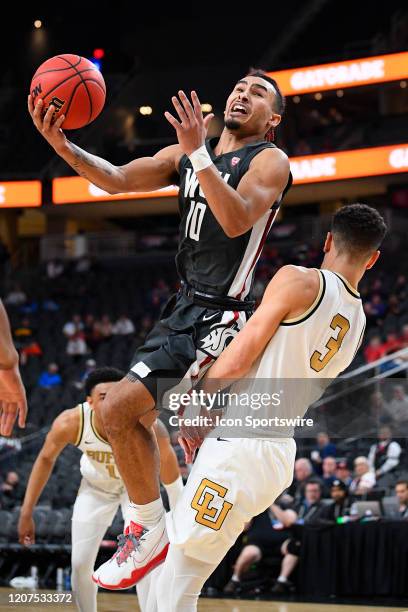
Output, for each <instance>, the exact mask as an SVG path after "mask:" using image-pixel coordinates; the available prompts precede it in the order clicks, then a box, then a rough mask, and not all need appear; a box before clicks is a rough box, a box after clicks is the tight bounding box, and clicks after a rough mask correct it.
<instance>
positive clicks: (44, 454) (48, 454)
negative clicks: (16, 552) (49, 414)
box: [18, 407, 80, 546]
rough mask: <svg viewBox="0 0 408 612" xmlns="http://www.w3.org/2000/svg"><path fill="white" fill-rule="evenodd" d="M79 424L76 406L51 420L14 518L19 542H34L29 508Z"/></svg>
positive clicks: (74, 439)
mask: <svg viewBox="0 0 408 612" xmlns="http://www.w3.org/2000/svg"><path fill="white" fill-rule="evenodd" d="M79 427H80V414H79V408H78V407H77V408H72V409H70V410H64V412H62V413H61V414H60V415H59V416H58V417H57V418H56V419H55V421H54V423H53V424H52V427H51V429H50V431H49V432H48V435H47V438H46V440H45V442H44V445H43V447H42V449H41V450H40V453H39V455H38V457H37V459H36V460H35V462H34V465H33V468H32V470H31V474H30V478H29V480H28V484H27V489H26V493H25V496H24V501H23V505H22V506H21V511H20V518H19V521H18V539H19V542H20V544H24V545H25V546H29V545H30V544H34V542H35V525H34V520H33V511H34V508H35V506H36V505H37V502H38V500H39V498H40V495H41V493H42V492H43V490H44V487H45V485H46V484H47V482H48V480H49V478H50V475H51V472H52V470H53V468H54V464H55V461H56V459H57V458H58V456H59V455H60V453H61V452H62V451H63V449H64V448H65V447H66V446H67V444H75V442H76V440H77V437H78V433H79Z"/></svg>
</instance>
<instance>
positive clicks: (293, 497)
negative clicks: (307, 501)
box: [287, 458, 313, 503]
mask: <svg viewBox="0 0 408 612" xmlns="http://www.w3.org/2000/svg"><path fill="white" fill-rule="evenodd" d="M312 475H313V467H312V464H311V463H310V461H309V459H304V458H301V459H297V460H296V461H295V478H294V480H293V482H292V484H291V486H290V488H289V495H288V496H287V497H288V500H290V501H295V503H301V502H302V501H303V499H304V495H305V484H306V483H307V482H308V481H309V480H310V478H312Z"/></svg>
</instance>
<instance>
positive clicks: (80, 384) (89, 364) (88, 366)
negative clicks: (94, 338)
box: [73, 359, 96, 389]
mask: <svg viewBox="0 0 408 612" xmlns="http://www.w3.org/2000/svg"><path fill="white" fill-rule="evenodd" d="M95 368H96V361H95V359H87V360H86V363H85V370H84V371H83V372H82V373H81V374H80V375H79V378H78V380H76V381H74V383H73V384H74V387H76V388H77V389H83V388H84V386H85V382H86V379H87V378H88V376H89V375H90V373H91V372H93V371H94V369H95Z"/></svg>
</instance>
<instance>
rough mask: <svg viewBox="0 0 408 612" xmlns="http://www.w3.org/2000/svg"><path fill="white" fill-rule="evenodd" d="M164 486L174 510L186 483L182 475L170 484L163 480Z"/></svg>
mask: <svg viewBox="0 0 408 612" xmlns="http://www.w3.org/2000/svg"><path fill="white" fill-rule="evenodd" d="M163 485H164V488H165V489H166V493H167V496H168V498H169V504H170V510H173V508H174V506H175V505H176V503H177V500H178V498H179V497H180V495H181V494H182V492H183V488H184V484H183V479H182V477H181V476H179V477H178V478H176V480H175V481H174V482H171V483H170V484H165V483H164V482H163Z"/></svg>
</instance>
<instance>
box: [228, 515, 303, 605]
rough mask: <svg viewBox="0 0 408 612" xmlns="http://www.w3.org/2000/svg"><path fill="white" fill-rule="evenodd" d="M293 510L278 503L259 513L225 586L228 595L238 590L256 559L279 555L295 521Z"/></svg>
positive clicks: (251, 524) (251, 525)
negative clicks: (285, 508) (286, 508)
mask: <svg viewBox="0 0 408 612" xmlns="http://www.w3.org/2000/svg"><path fill="white" fill-rule="evenodd" d="M296 518H297V517H296V513H295V511H294V510H290V509H288V510H284V509H283V508H281V507H280V506H279V504H278V503H275V504H272V506H271V507H270V508H269V509H268V510H265V512H262V513H261V514H259V515H258V516H256V517H255V518H254V519H253V520H252V522H251V523H250V524H249V526H248V529H247V530H246V533H245V536H244V540H243V541H244V543H245V546H244V547H243V549H242V551H241V552H240V555H239V557H238V559H237V560H236V562H235V565H234V573H233V574H232V577H231V580H230V581H229V582H228V583H227V584H226V586H225V587H224V593H225V594H227V595H231V594H237V593H238V592H239V591H240V589H241V579H242V577H243V575H244V574H245V573H246V572H247V571H248V570H249V568H250V567H251V565H252V564H253V563H259V561H261V559H262V558H264V557H271V556H276V555H279V552H280V549H281V546H282V544H283V542H284V541H285V540H287V539H288V537H289V536H290V532H289V531H288V528H289V527H290V526H291V525H292V524H293V523H294V522H295V521H296Z"/></svg>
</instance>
